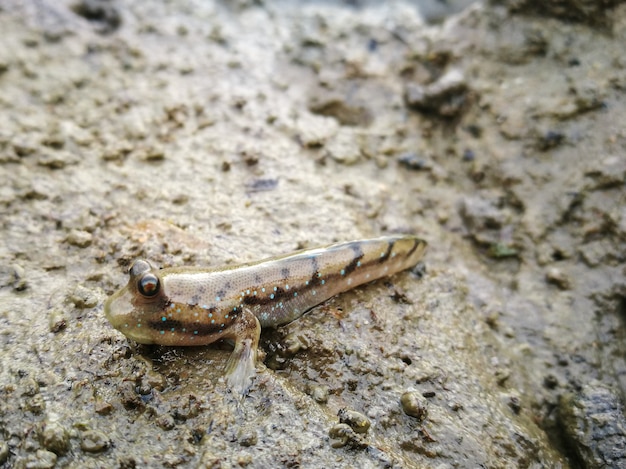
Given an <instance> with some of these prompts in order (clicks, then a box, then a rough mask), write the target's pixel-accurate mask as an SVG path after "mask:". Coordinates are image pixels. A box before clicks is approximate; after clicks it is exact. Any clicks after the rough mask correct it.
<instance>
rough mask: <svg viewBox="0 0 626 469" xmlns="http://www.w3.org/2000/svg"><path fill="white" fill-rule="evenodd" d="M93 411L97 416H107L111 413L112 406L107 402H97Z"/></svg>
mask: <svg viewBox="0 0 626 469" xmlns="http://www.w3.org/2000/svg"><path fill="white" fill-rule="evenodd" d="M94 410H95V411H96V414H98V415H109V414H110V413H111V412H112V411H113V406H112V405H111V403H109V402H98V403H97V404H96V405H95V409H94Z"/></svg>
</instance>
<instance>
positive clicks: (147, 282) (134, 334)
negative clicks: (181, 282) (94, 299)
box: [104, 259, 167, 344]
mask: <svg viewBox="0 0 626 469" xmlns="http://www.w3.org/2000/svg"><path fill="white" fill-rule="evenodd" d="M128 276H129V279H128V284H127V285H126V286H125V287H124V288H122V289H120V290H118V291H117V292H115V293H114V294H113V295H112V296H111V297H110V298H109V299H108V300H107V301H106V303H105V304H104V314H105V316H106V318H107V319H108V320H109V322H110V323H111V325H112V326H113V327H115V328H116V329H117V330H119V331H120V332H122V333H123V334H124V335H125V336H126V337H128V338H130V339H133V340H134V341H136V342H139V343H142V344H150V343H153V342H154V339H153V334H154V331H153V330H152V328H151V327H150V323H151V321H152V319H153V317H154V316H155V315H156V314H159V311H161V310H162V308H163V305H164V304H165V303H166V302H167V299H166V298H165V294H164V293H163V288H162V282H161V279H160V278H159V275H158V271H157V270H155V269H154V268H153V267H152V266H151V265H150V263H148V262H147V261H144V260H141V259H139V260H136V261H135V262H134V263H133V265H132V266H131V267H130V269H129V270H128Z"/></svg>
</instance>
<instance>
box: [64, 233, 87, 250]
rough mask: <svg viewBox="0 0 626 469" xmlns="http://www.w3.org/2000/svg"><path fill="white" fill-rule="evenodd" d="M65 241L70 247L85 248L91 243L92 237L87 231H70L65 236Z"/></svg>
mask: <svg viewBox="0 0 626 469" xmlns="http://www.w3.org/2000/svg"><path fill="white" fill-rule="evenodd" d="M65 241H67V242H68V243H69V244H71V245H72V246H76V247H79V248H86V247H87V246H89V245H90V244H91V242H92V241H93V236H92V235H91V233H89V232H87V231H83V230H72V231H70V232H69V234H68V235H67V238H65Z"/></svg>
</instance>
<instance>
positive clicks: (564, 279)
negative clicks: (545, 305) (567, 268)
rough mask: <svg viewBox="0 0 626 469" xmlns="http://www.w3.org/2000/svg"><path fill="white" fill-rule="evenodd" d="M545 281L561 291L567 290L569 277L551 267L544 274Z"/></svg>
mask: <svg viewBox="0 0 626 469" xmlns="http://www.w3.org/2000/svg"><path fill="white" fill-rule="evenodd" d="M546 281H547V282H548V283H551V284H552V285H556V286H557V287H558V288H560V289H561V290H569V289H570V288H571V283H570V280H569V277H568V276H567V275H565V274H564V273H563V272H562V271H561V270H559V269H557V268H556V267H551V268H549V269H548V271H547V272H546Z"/></svg>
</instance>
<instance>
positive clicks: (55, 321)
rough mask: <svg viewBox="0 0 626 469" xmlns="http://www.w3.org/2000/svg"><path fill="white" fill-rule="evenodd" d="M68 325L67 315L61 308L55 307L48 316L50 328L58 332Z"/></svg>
mask: <svg viewBox="0 0 626 469" xmlns="http://www.w3.org/2000/svg"><path fill="white" fill-rule="evenodd" d="M66 327H67V317H66V316H65V313H64V312H63V311H62V310H60V309H53V310H52V311H51V312H50V315H49V316H48V329H49V330H50V332H52V333H54V334H56V333H57V332H61V331H62V330H64V329H65V328H66Z"/></svg>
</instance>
